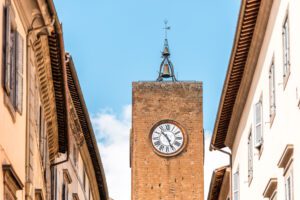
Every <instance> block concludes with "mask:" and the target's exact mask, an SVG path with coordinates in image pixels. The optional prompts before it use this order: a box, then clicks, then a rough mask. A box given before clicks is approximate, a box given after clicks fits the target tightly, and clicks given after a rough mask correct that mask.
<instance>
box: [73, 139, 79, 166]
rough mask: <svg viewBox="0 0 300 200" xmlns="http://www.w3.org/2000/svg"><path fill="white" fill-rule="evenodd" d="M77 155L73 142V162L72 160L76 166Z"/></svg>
mask: <svg viewBox="0 0 300 200" xmlns="http://www.w3.org/2000/svg"><path fill="white" fill-rule="evenodd" d="M77 156H78V153H77V148H76V145H75V144H74V145H73V162H74V165H75V166H77Z"/></svg>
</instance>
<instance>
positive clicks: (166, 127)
mask: <svg viewBox="0 0 300 200" xmlns="http://www.w3.org/2000/svg"><path fill="white" fill-rule="evenodd" d="M151 142H152V145H153V147H154V149H155V150H156V152H158V153H159V154H160V155H165V156H172V155H175V154H178V153H179V152H180V151H181V150H182V149H183V147H184V143H185V135H184V133H183V131H182V129H181V128H179V126H177V125H175V123H172V122H165V123H159V124H158V125H156V126H154V127H153V129H152V133H151Z"/></svg>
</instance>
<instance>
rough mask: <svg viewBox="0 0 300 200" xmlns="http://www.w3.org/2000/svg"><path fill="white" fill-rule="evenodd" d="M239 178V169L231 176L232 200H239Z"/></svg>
mask: <svg viewBox="0 0 300 200" xmlns="http://www.w3.org/2000/svg"><path fill="white" fill-rule="evenodd" d="M239 179H240V177H239V169H237V171H236V172H235V173H234V174H233V200H239V198H240V192H239V189H240V188H239V187H240V180H239Z"/></svg>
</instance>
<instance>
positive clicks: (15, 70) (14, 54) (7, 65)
mask: <svg viewBox="0 0 300 200" xmlns="http://www.w3.org/2000/svg"><path fill="white" fill-rule="evenodd" d="M3 10H4V12H3V13H4V15H3V17H4V21H5V26H4V32H5V34H4V36H5V37H4V39H5V41H4V42H3V43H4V44H3V46H4V47H3V48H4V49H5V50H4V51H3V54H2V55H3V60H4V62H3V63H4V67H3V74H4V76H3V78H4V81H3V84H4V85H3V88H4V94H5V95H4V104H5V105H6V107H7V108H8V110H9V113H10V114H11V117H12V119H13V121H15V120H16V113H17V112H18V113H19V114H20V115H22V112H23V89H24V86H23V82H24V80H23V71H24V69H23V68H24V63H25V62H24V60H23V57H24V54H25V48H24V47H25V45H24V39H23V36H22V35H21V34H20V32H18V27H17V24H16V21H15V16H16V15H15V11H14V9H13V7H12V5H11V3H10V2H8V3H7V4H6V5H5V6H4V7H3ZM8 38H9V39H8Z"/></svg>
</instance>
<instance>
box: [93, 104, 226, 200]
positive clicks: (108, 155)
mask: <svg viewBox="0 0 300 200" xmlns="http://www.w3.org/2000/svg"><path fill="white" fill-rule="evenodd" d="M92 122H93V125H94V129H95V133H96V137H97V139H98V145H99V148H100V153H101V158H102V162H103V165H104V170H105V175H106V180H107V184H108V189H109V194H110V196H111V197H112V198H113V199H115V200H129V199H130V193H131V188H130V186H131V175H130V174H131V173H130V167H129V131H130V127H131V105H127V106H124V107H123V110H122V113H121V114H119V115H118V114H116V113H114V112H113V111H112V110H111V109H105V110H103V111H101V112H100V113H98V114H96V115H95V116H93V117H92ZM210 139H211V133H209V132H207V131H206V133H205V163H204V165H205V166H204V191H205V199H206V198H207V197H206V196H207V194H208V190H209V184H210V179H211V175H212V172H213V170H214V169H215V168H218V167H220V166H223V165H227V164H228V163H229V158H228V156H226V155H224V154H222V153H219V152H217V151H214V152H210V151H209V144H210Z"/></svg>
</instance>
